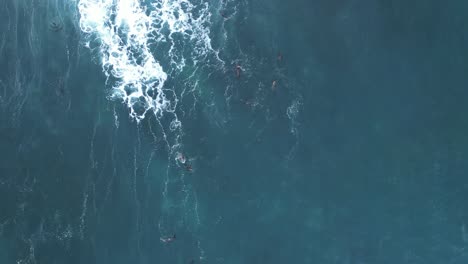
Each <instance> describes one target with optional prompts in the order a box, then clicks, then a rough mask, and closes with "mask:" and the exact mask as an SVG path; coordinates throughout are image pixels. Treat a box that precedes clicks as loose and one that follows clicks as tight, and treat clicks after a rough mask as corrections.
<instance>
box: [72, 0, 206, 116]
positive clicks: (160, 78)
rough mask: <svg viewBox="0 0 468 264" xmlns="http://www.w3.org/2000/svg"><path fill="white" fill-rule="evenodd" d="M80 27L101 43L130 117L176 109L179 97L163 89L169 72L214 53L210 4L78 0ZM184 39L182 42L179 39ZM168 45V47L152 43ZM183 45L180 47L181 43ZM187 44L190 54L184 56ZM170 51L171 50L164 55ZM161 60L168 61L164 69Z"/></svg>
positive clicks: (110, 77) (115, 93)
mask: <svg viewBox="0 0 468 264" xmlns="http://www.w3.org/2000/svg"><path fill="white" fill-rule="evenodd" d="M78 10H79V13H80V28H81V30H82V32H84V33H85V34H86V35H87V36H89V38H90V41H98V42H99V44H100V58H101V64H102V68H103V71H104V73H105V74H106V76H107V78H108V81H109V80H112V85H113V87H112V88H113V90H112V96H111V97H112V98H117V99H122V100H123V101H124V102H125V103H126V104H127V106H128V107H129V109H130V115H131V116H132V117H133V118H135V119H136V120H137V121H140V120H142V119H143V118H144V117H145V115H146V113H147V112H148V111H152V112H154V114H155V115H156V116H157V117H160V116H162V115H163V114H164V112H173V111H174V108H175V104H176V102H177V100H178V99H177V97H175V98H174V97H172V96H167V97H166V93H167V92H168V91H167V90H165V89H163V87H164V84H165V82H166V80H167V79H168V73H171V74H172V73H173V72H174V71H176V72H180V71H182V70H183V68H184V67H185V66H186V63H187V60H191V61H192V62H193V63H196V62H197V60H199V59H203V56H206V54H208V53H209V51H213V49H212V48H211V39H210V38H209V33H210V31H209V19H210V14H209V12H208V4H207V3H198V4H193V3H192V2H190V1H188V0H157V1H152V3H149V4H145V3H144V1H139V0H80V1H79V3H78ZM181 41H182V42H183V43H180V42H181ZM163 42H167V43H169V50H168V51H163V50H162V51H160V52H159V54H158V53H153V52H154V50H151V49H150V47H154V46H156V45H158V44H159V43H163ZM177 44H179V45H177ZM184 46H189V49H191V51H190V52H189V53H188V54H189V55H190V58H185V57H184V54H186V52H185V50H184ZM166 52H167V53H166ZM157 58H159V59H160V60H169V61H170V63H169V64H168V65H164V67H165V69H163V66H162V63H160V61H158V59H157Z"/></svg>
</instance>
